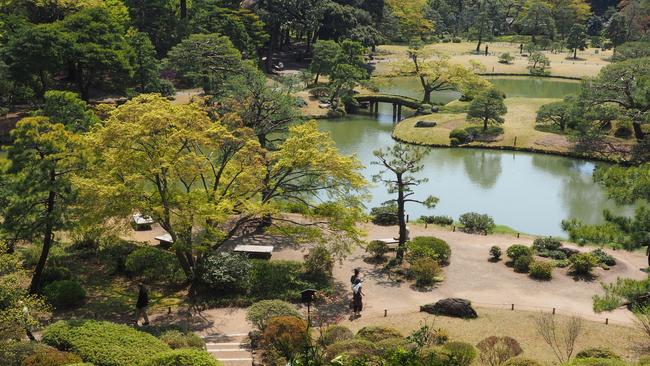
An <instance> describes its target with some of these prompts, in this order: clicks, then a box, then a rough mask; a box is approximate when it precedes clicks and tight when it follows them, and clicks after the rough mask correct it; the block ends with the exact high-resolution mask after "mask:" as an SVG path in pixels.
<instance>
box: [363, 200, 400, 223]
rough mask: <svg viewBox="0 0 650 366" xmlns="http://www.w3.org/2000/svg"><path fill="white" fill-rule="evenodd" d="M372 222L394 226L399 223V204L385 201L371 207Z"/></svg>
mask: <svg viewBox="0 0 650 366" xmlns="http://www.w3.org/2000/svg"><path fill="white" fill-rule="evenodd" d="M370 216H372V223H373V224H375V225H380V226H394V225H398V224H399V218H398V217H397V204H396V203H393V202H388V203H384V204H382V205H381V206H379V207H373V208H372V209H370Z"/></svg>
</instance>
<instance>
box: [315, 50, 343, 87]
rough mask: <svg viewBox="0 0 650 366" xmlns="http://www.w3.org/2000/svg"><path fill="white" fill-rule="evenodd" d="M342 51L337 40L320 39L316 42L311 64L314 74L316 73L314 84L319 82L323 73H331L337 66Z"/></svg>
mask: <svg viewBox="0 0 650 366" xmlns="http://www.w3.org/2000/svg"><path fill="white" fill-rule="evenodd" d="M339 52H341V46H339V44H338V43H336V42H335V41H330V40H318V41H316V43H314V50H313V57H312V61H311V65H310V66H309V69H310V71H311V72H312V74H315V75H316V76H315V78H314V84H318V78H319V76H320V75H321V74H324V75H329V74H331V73H332V70H333V69H334V66H336V62H337V58H338V55H339Z"/></svg>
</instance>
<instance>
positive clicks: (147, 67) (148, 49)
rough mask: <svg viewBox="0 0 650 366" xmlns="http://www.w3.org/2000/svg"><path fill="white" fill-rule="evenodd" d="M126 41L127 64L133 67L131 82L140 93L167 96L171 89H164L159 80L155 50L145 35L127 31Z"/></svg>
mask: <svg viewBox="0 0 650 366" xmlns="http://www.w3.org/2000/svg"><path fill="white" fill-rule="evenodd" d="M126 40H127V42H128V43H129V46H130V53H129V62H130V63H131V65H133V80H134V81H135V82H136V83H137V87H136V90H137V91H138V92H140V93H153V92H158V93H161V94H163V95H169V94H170V92H172V91H173V87H171V85H169V86H168V87H166V85H165V84H164V82H163V80H162V79H161V78H160V68H161V65H160V61H158V60H157V59H156V50H155V49H154V46H153V44H152V43H151V41H150V40H149V36H147V34H146V33H143V32H138V31H136V30H134V29H129V31H128V32H127V34H126Z"/></svg>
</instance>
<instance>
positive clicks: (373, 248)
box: [366, 240, 389, 259]
mask: <svg viewBox="0 0 650 366" xmlns="http://www.w3.org/2000/svg"><path fill="white" fill-rule="evenodd" d="M388 250H389V249H388V244H386V243H384V242H383V241H380V240H373V241H371V242H370V243H368V245H366V252H370V253H372V256H373V257H375V258H377V259H381V258H383V257H384V255H385V254H386V253H388Z"/></svg>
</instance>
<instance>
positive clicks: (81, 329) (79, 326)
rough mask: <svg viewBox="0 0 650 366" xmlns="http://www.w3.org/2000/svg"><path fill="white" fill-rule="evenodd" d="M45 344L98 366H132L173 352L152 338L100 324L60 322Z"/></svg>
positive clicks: (50, 328) (122, 327)
mask: <svg viewBox="0 0 650 366" xmlns="http://www.w3.org/2000/svg"><path fill="white" fill-rule="evenodd" d="M43 342H45V343H46V344H49V345H50V346H52V347H56V348H57V349H59V350H62V351H70V352H74V353H76V354H78V355H79V356H81V358H82V359H83V360H84V361H86V362H91V363H93V364H95V365H96V366H132V365H136V364H139V363H140V362H142V361H146V360H148V359H149V358H151V357H152V356H154V355H156V354H158V353H161V352H165V351H170V348H169V347H168V346H167V345H166V344H165V343H163V342H162V341H161V340H159V339H158V338H156V337H154V336H152V335H151V334H148V333H144V332H140V331H138V330H135V329H133V328H131V327H129V326H127V325H122V324H115V323H111V322H106V321H96V320H76V321H75V320H70V321H58V322H56V323H54V324H52V325H50V326H48V327H47V328H45V330H44V331H43Z"/></svg>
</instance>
